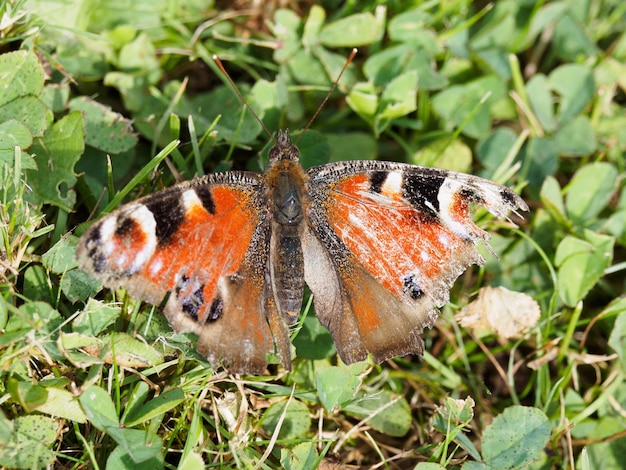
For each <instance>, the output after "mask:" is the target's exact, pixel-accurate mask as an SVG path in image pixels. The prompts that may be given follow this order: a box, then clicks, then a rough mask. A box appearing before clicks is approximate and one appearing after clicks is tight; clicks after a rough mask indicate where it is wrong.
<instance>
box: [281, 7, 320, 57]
mask: <svg viewBox="0 0 626 470" xmlns="http://www.w3.org/2000/svg"><path fill="white" fill-rule="evenodd" d="M311 9H313V7H312V8H311ZM301 28H302V19H301V18H300V17H299V16H298V15H297V14H296V13H294V12H293V11H291V10H287V9H283V8H280V9H278V10H276V13H274V23H273V24H271V25H270V29H271V30H272V33H274V35H275V36H276V39H278V40H280V42H281V47H279V48H277V49H276V50H275V51H274V60H275V61H276V62H277V63H279V64H282V63H285V62H287V61H288V60H289V59H290V58H291V57H293V55H294V54H295V53H296V52H297V51H298V50H300V48H302V42H301V41H300V29H301Z"/></svg>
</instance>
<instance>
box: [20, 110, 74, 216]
mask: <svg viewBox="0 0 626 470" xmlns="http://www.w3.org/2000/svg"><path fill="white" fill-rule="evenodd" d="M84 136H85V129H84V125H83V117H82V114H81V113H79V112H77V111H75V112H72V113H70V114H68V115H67V116H65V117H63V118H62V119H60V120H59V121H58V122H56V123H55V124H54V125H53V126H52V127H51V128H50V129H48V130H47V131H46V134H45V135H44V137H43V139H42V141H41V143H38V142H36V143H35V144H33V147H32V150H33V152H34V153H35V154H36V157H35V160H36V161H37V167H38V168H39V171H29V172H28V182H29V183H30V184H31V185H32V187H33V193H32V199H33V200H34V202H36V203H48V204H53V205H57V206H59V207H61V208H63V209H65V210H67V211H71V210H72V208H73V207H74V203H75V202H76V193H75V192H74V190H73V189H70V188H73V187H74V185H75V184H76V175H75V174H74V165H75V164H76V162H77V161H78V159H79V158H80V156H81V155H82V153H83V151H84V148H85V144H84Z"/></svg>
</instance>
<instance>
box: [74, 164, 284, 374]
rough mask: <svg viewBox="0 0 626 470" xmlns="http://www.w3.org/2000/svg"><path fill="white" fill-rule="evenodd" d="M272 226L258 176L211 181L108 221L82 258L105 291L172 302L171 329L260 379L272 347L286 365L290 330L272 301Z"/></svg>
mask: <svg viewBox="0 0 626 470" xmlns="http://www.w3.org/2000/svg"><path fill="white" fill-rule="evenodd" d="M270 224H271V221H270V220H269V216H268V213H267V210H266V203H265V193H264V191H263V182H262V176H261V175H257V174H254V173H248V172H230V173H221V174H214V175H209V176H206V177H204V178H198V179H195V180H192V181H190V182H187V183H182V184H179V185H176V186H173V187H171V188H169V189H167V190H164V191H161V192H158V193H155V194H153V195H151V196H148V197H145V198H143V199H140V200H138V201H136V202H133V203H130V204H128V205H126V206H124V207H122V208H120V209H119V210H117V211H115V212H113V213H112V214H109V215H108V216H106V217H105V218H103V219H101V220H100V221H98V222H96V223H95V224H94V225H93V226H92V227H90V228H89V230H88V231H87V232H86V233H85V234H84V235H83V237H82V238H81V242H80V244H79V246H78V249H77V257H78V259H79V260H80V265H81V267H82V268H83V269H85V270H86V271H88V272H89V273H90V274H92V275H93V276H94V277H96V278H98V279H100V280H101V281H102V282H103V284H104V285H105V286H107V287H118V286H122V287H124V288H125V289H126V290H127V291H128V292H129V293H130V294H131V295H132V296H133V297H135V298H138V299H141V300H145V301H147V302H149V303H152V304H156V305H158V304H159V303H161V302H162V301H163V300H164V299H166V298H167V301H166V304H165V309H164V312H165V315H166V316H167V318H168V320H169V322H170V324H171V325H172V327H173V328H174V329H175V330H176V331H178V332H193V333H196V334H197V335H198V336H199V339H198V345H197V347H198V350H199V351H200V352H201V353H203V354H204V355H205V356H206V357H207V358H208V359H209V360H210V362H211V363H212V364H213V365H214V366H217V365H219V364H221V363H224V364H225V365H227V366H229V368H230V369H231V370H232V371H233V372H252V373H261V372H262V371H263V370H264V369H265V366H266V358H265V354H266V353H270V352H273V351H274V342H276V346H277V348H278V353H279V355H280V356H281V358H282V359H283V360H285V361H288V360H289V339H288V334H287V333H288V332H287V327H286V326H285V323H284V322H283V321H281V319H280V318H278V313H277V311H276V307H275V305H273V302H272V301H271V299H268V297H269V296H268V295H267V290H268V287H267V286H268V283H267V272H266V271H267V270H266V266H267V264H268V263H267V259H268V246H269V237H270ZM268 322H269V323H268ZM234 345H235V346H234Z"/></svg>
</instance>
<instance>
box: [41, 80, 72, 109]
mask: <svg viewBox="0 0 626 470" xmlns="http://www.w3.org/2000/svg"><path fill="white" fill-rule="evenodd" d="M69 96H70V86H69V84H68V83H61V84H58V83H51V84H49V85H46V86H45V87H44V89H43V91H42V92H41V96H40V97H39V98H40V99H41V101H42V102H43V104H44V105H45V106H46V107H47V108H48V109H50V110H52V111H53V112H55V113H60V112H62V111H65V109H66V106H67V100H68V99H69Z"/></svg>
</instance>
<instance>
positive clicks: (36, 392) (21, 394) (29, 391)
mask: <svg viewBox="0 0 626 470" xmlns="http://www.w3.org/2000/svg"><path fill="white" fill-rule="evenodd" d="M7 390H8V391H9V393H10V394H11V398H12V399H13V401H15V403H17V404H19V405H20V406H21V407H22V408H23V409H24V411H25V412H26V413H31V412H32V411H34V410H35V409H37V407H39V406H41V405H42V404H44V403H45V402H46V400H47V398H48V391H47V390H46V388H45V387H42V386H41V385H38V384H34V383H32V382H31V381H30V380H28V381H25V380H20V379H18V378H16V377H9V379H8V381H7Z"/></svg>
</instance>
